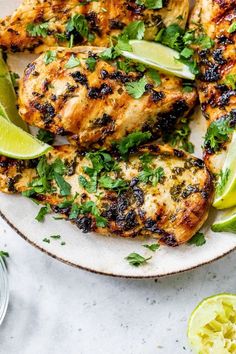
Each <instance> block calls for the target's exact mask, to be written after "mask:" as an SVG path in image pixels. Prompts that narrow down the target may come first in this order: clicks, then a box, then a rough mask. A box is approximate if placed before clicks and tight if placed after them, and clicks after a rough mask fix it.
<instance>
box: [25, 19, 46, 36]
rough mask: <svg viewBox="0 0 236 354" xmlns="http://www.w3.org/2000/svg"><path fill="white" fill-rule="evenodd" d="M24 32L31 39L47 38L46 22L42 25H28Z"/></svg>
mask: <svg viewBox="0 0 236 354" xmlns="http://www.w3.org/2000/svg"><path fill="white" fill-rule="evenodd" d="M26 31H27V32H28V34H29V35H31V36H32V37H43V38H45V37H47V35H48V22H43V23H30V24H28V25H27V27H26Z"/></svg>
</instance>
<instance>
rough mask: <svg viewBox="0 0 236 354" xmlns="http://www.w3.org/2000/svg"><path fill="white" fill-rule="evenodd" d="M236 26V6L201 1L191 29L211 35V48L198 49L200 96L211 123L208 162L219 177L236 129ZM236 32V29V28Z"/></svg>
mask: <svg viewBox="0 0 236 354" xmlns="http://www.w3.org/2000/svg"><path fill="white" fill-rule="evenodd" d="M233 24H236V7H235V2H234V1H230V0H221V1H212V0H210V1H206V0H198V1H197V2H196V6H195V8H194V10H193V13H192V16H191V19H190V28H191V29H193V30H194V31H195V33H197V35H198V36H201V35H203V34H204V35H207V36H208V38H210V39H211V41H212V46H211V48H208V49H202V48H201V46H198V45H195V48H196V53H197V62H198V66H199V69H200V74H199V78H198V92H199V97H200V103H201V108H202V112H203V114H204V116H205V118H206V119H207V122H208V131H207V134H206V137H205V146H204V159H205V162H206V164H207V166H208V167H209V169H210V170H211V171H212V172H214V173H216V174H217V173H219V172H220V170H221V167H222V165H223V162H224V159H225V154H226V152H227V146H228V144H229V142H230V140H231V135H232V134H231V133H232V131H233V129H235V125H236V61H235V58H236V30H234V29H233ZM235 29H236V26H235Z"/></svg>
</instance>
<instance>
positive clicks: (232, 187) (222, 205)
mask: <svg viewBox="0 0 236 354" xmlns="http://www.w3.org/2000/svg"><path fill="white" fill-rule="evenodd" d="M235 158H236V132H234V133H233V136H232V140H231V142H230V144H229V146H228V151H227V155H226V159H225V161H224V165H223V168H222V174H224V173H225V172H226V171H228V177H227V182H226V184H225V185H224V187H223V188H221V189H220V191H218V192H217V188H216V196H215V199H214V202H213V206H214V207H215V208H216V209H226V208H231V207H233V206H235V205H236V164H235ZM218 183H219V182H218Z"/></svg>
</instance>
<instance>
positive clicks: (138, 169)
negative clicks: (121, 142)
mask: <svg viewBox="0 0 236 354" xmlns="http://www.w3.org/2000/svg"><path fill="white" fill-rule="evenodd" d="M96 154H99V153H98V152H96ZM100 154H104V150H103V151H102V152H100ZM99 156H100V157H98V155H96V159H95V160H96V161H95V162H96V164H97V161H98V160H99V159H100V158H101V159H102V161H103V162H104V161H106V163H105V162H104V163H105V167H104V170H101V169H100V172H99V173H98V174H97V177H96V178H97V179H96V181H97V184H96V183H95V187H94V185H90V187H88V186H87V187H86V188H85V187H84V185H86V184H84V183H82V182H80V183H79V181H78V180H80V181H82V180H83V178H84V179H86V180H87V181H89V176H88V174H87V173H90V176H91V168H92V167H93V166H94V165H93V164H92V161H94V160H93V158H94V155H83V156H82V155H79V154H78V153H77V151H76V148H74V147H73V146H68V145H64V146H60V147H55V148H54V149H53V150H52V151H51V152H50V153H48V154H47V156H46V158H45V157H43V158H41V159H45V160H44V162H43V163H42V161H41V163H40V167H39V165H38V163H39V161H40V160H35V161H28V162H27V161H15V160H11V159H9V158H5V157H1V158H0V190H1V191H3V192H6V193H13V192H19V193H20V192H23V191H24V192H25V191H28V193H29V190H31V193H30V196H31V197H32V198H34V199H35V200H38V201H39V202H40V203H43V204H45V203H49V204H50V205H51V208H52V210H53V211H54V212H56V213H58V214H62V215H63V216H64V217H65V219H70V220H71V221H72V222H73V223H74V224H76V225H77V226H78V227H79V228H80V229H82V230H83V231H84V232H89V231H95V232H98V233H101V234H114V235H117V236H121V237H135V236H138V235H142V236H146V237H148V236H153V237H156V238H157V239H159V240H161V242H163V243H166V244H168V245H170V246H177V245H179V244H181V243H184V242H186V241H187V240H189V239H190V238H191V237H192V236H193V235H194V234H195V232H196V231H198V230H199V228H200V227H201V226H202V224H203V223H204V221H205V220H206V218H207V216H208V210H209V206H210V203H211V200H212V193H213V186H212V180H211V176H210V174H209V172H208V171H207V169H206V167H205V165H204V163H203V161H201V160H199V159H197V158H195V157H192V156H191V155H189V154H186V153H184V152H183V151H178V150H175V149H171V148H170V147H167V146H161V145H146V146H144V147H142V148H139V149H138V150H137V151H136V152H135V153H132V154H130V155H129V157H128V159H127V160H116V157H115V155H110V154H109V155H106V156H104V155H99ZM109 156H110V157H109ZM144 156H145V159H144ZM147 156H149V159H148V160H149V162H147V159H146V158H147ZM58 159H60V161H62V162H63V163H64V165H65V166H67V169H66V171H65V172H64V176H63V178H64V180H65V181H66V182H67V183H69V185H70V186H71V191H70V193H69V195H68V194H67V197H62V196H61V191H60V189H59V188H58V186H57V185H56V183H55V181H54V180H53V179H52V178H51V177H47V178H48V179H49V178H51V179H50V181H49V182H47V183H49V184H47V183H46V188H47V189H49V190H50V189H51V188H52V190H53V192H42V189H41V188H45V179H44V180H43V183H44V186H40V183H41V182H40V181H41V180H40V179H35V178H38V177H39V176H38V173H40V174H41V176H42V173H43V172H42V171H43V167H42V166H44V169H45V171H47V172H45V175H44V176H48V175H50V176H51V172H48V169H47V164H49V165H50V164H53V162H54V163H55V160H56V161H57V166H58ZM45 161H46V167H45ZM99 161H100V162H101V160H99ZM144 161H146V162H145V164H146V165H145V166H146V167H144V165H143V163H144ZM93 163H94V162H93ZM114 163H115V165H114ZM147 164H148V165H147ZM37 165H38V167H37V169H36V166H37ZM59 165H60V166H61V163H60V164H59ZM72 165H73V171H72V170H71V168H69V166H72ZM96 166H97V165H96ZM109 166H110V167H111V166H112V167H111V168H110V169H109ZM147 166H148V168H149V172H148V173H151V174H150V175H149V178H148V179H146V180H145V176H144V175H143V171H144V170H146V171H147ZM88 167H90V170H88ZM57 168H58V167H57ZM180 170H181V173H177V171H180ZM37 171H38V172H37ZM68 171H69V172H68ZM150 171H151V172H150ZM155 171H159V177H158V175H155V173H156V172H155ZM160 171H161V173H160ZM152 173H153V175H152ZM154 175H155V176H156V177H155V178H156V179H152V178H151V176H153V178H154ZM146 177H147V176H146ZM47 178H46V180H47ZM81 178H82V179H81ZM105 181H106V183H105ZM29 184H30V185H31V186H29ZM89 188H90V191H89V192H88V189H89ZM92 189H93V191H94V192H91V190H92ZM95 190H96V191H95ZM76 193H78V194H76ZM65 198H66V199H67V201H71V203H70V202H69V203H65ZM88 202H89V203H90V207H91V202H93V204H94V207H93V208H92V209H88V205H89V204H85V203H88ZM61 203H64V204H61ZM75 204H77V205H78V207H79V208H78V207H76V206H75ZM81 205H87V212H85V209H84V208H82V209H81V207H80V206H81ZM76 210H77V211H78V212H77V213H76ZM72 211H73V214H71V213H72ZM98 217H102V219H98ZM101 222H102V223H103V225H101ZM98 225H100V226H98Z"/></svg>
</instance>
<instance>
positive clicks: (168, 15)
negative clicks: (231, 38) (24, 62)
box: [0, 0, 189, 53]
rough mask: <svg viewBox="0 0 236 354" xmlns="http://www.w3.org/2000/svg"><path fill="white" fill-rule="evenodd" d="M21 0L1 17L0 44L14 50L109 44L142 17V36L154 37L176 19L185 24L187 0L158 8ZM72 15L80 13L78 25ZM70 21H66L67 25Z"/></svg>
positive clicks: (106, 1) (123, 0) (107, 0)
mask: <svg viewBox="0 0 236 354" xmlns="http://www.w3.org/2000/svg"><path fill="white" fill-rule="evenodd" d="M82 3H83V4H84V3H86V1H78V0H67V1H64V0H43V1H42V0H24V1H23V2H22V4H21V5H20V6H19V8H18V9H17V10H16V11H15V12H14V13H13V14H12V15H11V16H8V17H6V18H5V19H2V20H0V47H2V48H3V49H4V50H7V51H12V52H17V51H24V50H26V49H27V50H31V51H35V50H36V51H37V52H38V53H39V52H42V51H44V50H45V48H48V47H52V46H57V45H58V44H59V45H60V46H65V47H68V43H69V42H71V41H72V42H73V45H80V44H82V45H86V44H88V43H92V44H93V45H96V46H108V45H109V44H110V36H117V35H118V34H119V33H121V31H122V30H123V28H124V27H125V26H127V25H128V24H129V23H131V22H133V21H143V22H144V25H145V28H146V30H145V39H147V40H153V39H154V38H155V35H156V33H157V31H158V30H159V29H160V28H162V27H163V26H168V25H170V24H171V23H174V22H177V23H178V24H179V25H180V26H182V27H184V26H185V24H186V21H187V17H188V11H189V4H188V0H183V1H181V2H179V1H178V0H166V1H163V7H162V8H161V9H147V8H146V7H145V6H143V5H138V4H136V2H135V0H131V1H127V0H98V1H87V4H84V5H83V4H82ZM73 16H77V17H78V16H80V17H79V20H78V19H77V25H76V24H75V23H74V22H73V21H72V22H70V20H71V18H73ZM68 23H69V25H68Z"/></svg>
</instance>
